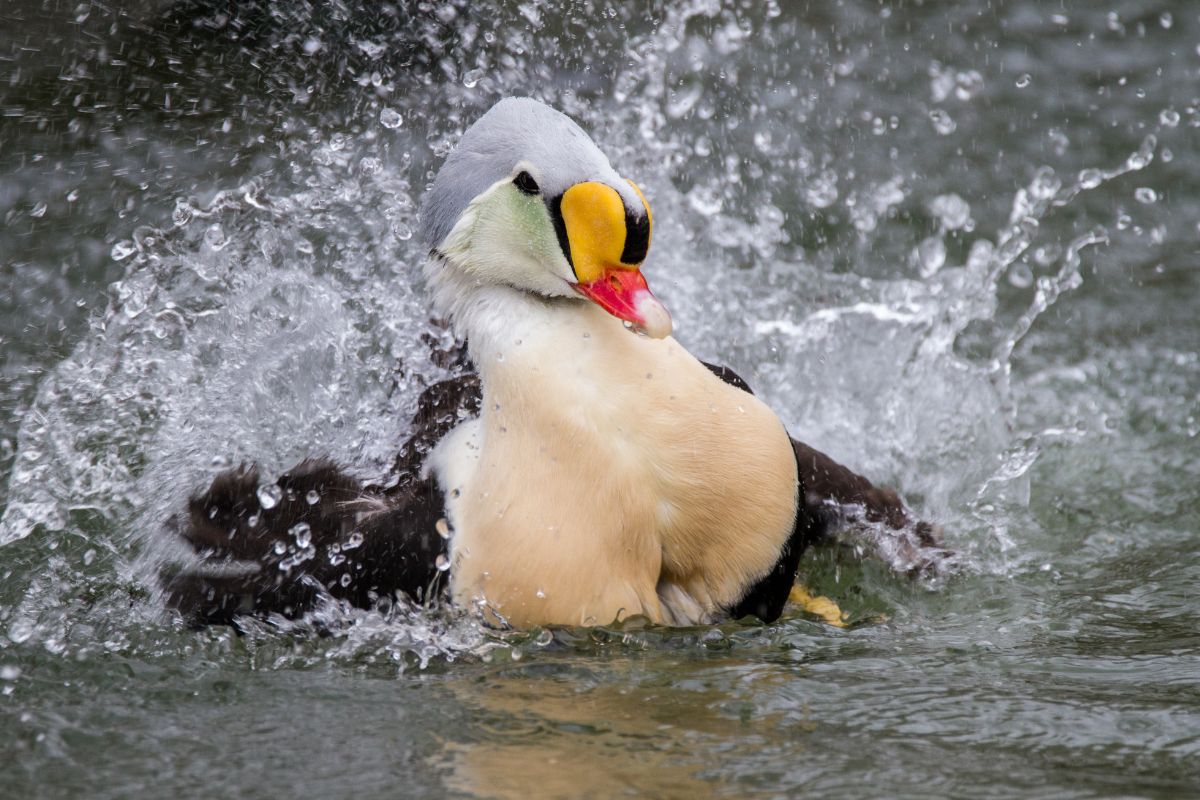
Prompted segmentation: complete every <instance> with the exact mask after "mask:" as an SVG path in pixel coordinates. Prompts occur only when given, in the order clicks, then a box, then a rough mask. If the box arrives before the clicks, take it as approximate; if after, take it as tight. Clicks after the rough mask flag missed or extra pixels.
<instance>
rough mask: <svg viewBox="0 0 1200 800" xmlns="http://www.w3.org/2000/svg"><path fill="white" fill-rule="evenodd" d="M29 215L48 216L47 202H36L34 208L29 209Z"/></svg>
mask: <svg viewBox="0 0 1200 800" xmlns="http://www.w3.org/2000/svg"><path fill="white" fill-rule="evenodd" d="M29 216H31V217H35V218H36V217H44V216H46V204H45V203H36V204H35V205H34V206H33V208H32V209H30V210H29Z"/></svg>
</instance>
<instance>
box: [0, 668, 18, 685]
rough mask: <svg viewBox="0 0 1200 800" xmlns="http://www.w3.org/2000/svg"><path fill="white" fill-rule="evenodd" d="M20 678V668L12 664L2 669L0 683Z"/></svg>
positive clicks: (0, 669)
mask: <svg viewBox="0 0 1200 800" xmlns="http://www.w3.org/2000/svg"><path fill="white" fill-rule="evenodd" d="M19 677H21V668H20V667H14V666H13V665H12V664H5V665H4V666H3V667H0V681H15V680H16V679H17V678H19Z"/></svg>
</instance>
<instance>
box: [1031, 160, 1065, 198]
mask: <svg viewBox="0 0 1200 800" xmlns="http://www.w3.org/2000/svg"><path fill="white" fill-rule="evenodd" d="M1061 188H1062V181H1060V180H1059V179H1058V176H1057V175H1055V174H1054V170H1053V169H1052V168H1051V167H1038V169H1037V172H1035V173H1034V174H1033V180H1032V181H1031V182H1030V183H1029V194H1030V195H1032V196H1033V198H1034V199H1035V200H1049V199H1050V198H1052V197H1054V196H1055V195H1056V194H1058V190H1059V189H1061Z"/></svg>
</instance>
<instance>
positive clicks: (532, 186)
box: [513, 172, 541, 194]
mask: <svg viewBox="0 0 1200 800" xmlns="http://www.w3.org/2000/svg"><path fill="white" fill-rule="evenodd" d="M513 183H515V184H516V185H517V188H518V189H520V190H521V191H522V192H524V193H525V194H537V193H538V192H540V191H541V189H539V188H538V185H537V181H535V180H534V179H533V176H532V175H530V174H529V173H528V172H522V173H521V174H520V175H518V176H517V177H515V178H513Z"/></svg>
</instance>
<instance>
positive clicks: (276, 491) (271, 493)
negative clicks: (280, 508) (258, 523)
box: [257, 483, 283, 511]
mask: <svg viewBox="0 0 1200 800" xmlns="http://www.w3.org/2000/svg"><path fill="white" fill-rule="evenodd" d="M257 494H258V504H259V505H260V506H262V507H263V508H264V509H266V510H268V511H269V510H270V509H272V508H274V507H275V506H277V505H279V501H280V500H282V499H283V489H280V488H279V484H277V483H271V484H263V485H262V486H260V487H258V493H257Z"/></svg>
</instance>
